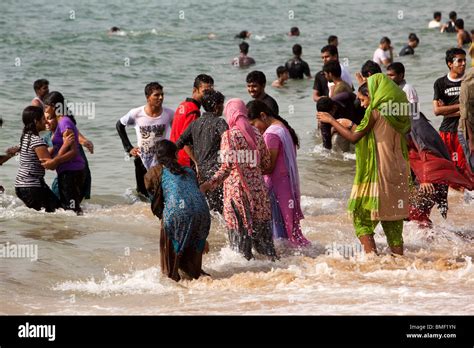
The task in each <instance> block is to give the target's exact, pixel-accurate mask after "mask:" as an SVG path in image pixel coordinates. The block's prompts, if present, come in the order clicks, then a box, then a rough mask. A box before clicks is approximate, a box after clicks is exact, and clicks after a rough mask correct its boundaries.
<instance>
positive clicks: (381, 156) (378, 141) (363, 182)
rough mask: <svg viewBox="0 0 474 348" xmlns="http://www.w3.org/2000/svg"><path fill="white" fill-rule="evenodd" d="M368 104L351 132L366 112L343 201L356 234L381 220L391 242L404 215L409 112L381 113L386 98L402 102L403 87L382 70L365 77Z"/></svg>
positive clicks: (399, 241)
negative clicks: (350, 182)
mask: <svg viewBox="0 0 474 348" xmlns="http://www.w3.org/2000/svg"><path fill="white" fill-rule="evenodd" d="M367 84H368V89H369V95H370V97H371V99H370V105H369V107H368V108H367V110H366V113H365V116H364V119H363V120H362V121H361V123H360V124H359V125H358V126H357V128H356V132H360V131H363V130H364V129H365V128H366V127H367V126H368V124H369V121H370V119H371V118H373V119H374V121H375V123H374V125H373V128H372V129H371V130H370V131H369V132H368V133H367V134H366V135H365V136H364V137H362V138H361V139H360V140H359V141H358V142H357V143H356V175H355V178H354V184H353V186H352V192H351V196H350V199H349V203H348V210H349V212H350V213H351V214H352V216H353V223H354V227H355V229H356V235H357V236H358V237H360V236H361V235H367V234H373V229H374V228H375V226H376V225H377V223H378V222H379V221H382V225H383V227H384V231H385V233H386V236H387V241H388V243H389V244H390V245H391V246H399V245H401V244H402V243H403V240H402V239H401V230H402V229H403V219H404V218H407V217H408V190H409V188H408V180H409V165H408V161H407V159H408V154H407V147H406V141H405V135H406V134H407V132H408V131H409V130H410V117H409V115H408V114H406V115H403V114H402V115H391V114H384V115H381V111H380V110H385V109H387V108H386V107H385V105H386V104H387V103H407V102H408V101H407V98H406V96H405V93H404V92H403V91H402V90H401V89H400V88H399V87H398V86H397V85H396V84H395V83H394V82H393V81H392V80H390V79H389V78H388V77H387V76H386V75H384V74H381V73H378V74H374V75H372V76H370V77H369V78H368V79H367Z"/></svg>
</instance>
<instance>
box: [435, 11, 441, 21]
mask: <svg viewBox="0 0 474 348" xmlns="http://www.w3.org/2000/svg"><path fill="white" fill-rule="evenodd" d="M438 17H440V18H441V12H439V11H436V12H435V13H433V19H436V18H438Z"/></svg>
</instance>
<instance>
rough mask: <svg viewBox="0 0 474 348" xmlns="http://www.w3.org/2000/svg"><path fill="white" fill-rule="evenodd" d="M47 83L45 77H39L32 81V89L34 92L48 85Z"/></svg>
mask: <svg viewBox="0 0 474 348" xmlns="http://www.w3.org/2000/svg"><path fill="white" fill-rule="evenodd" d="M48 85H49V81H48V80H46V79H39V80H36V81H35V82H33V89H34V90H35V92H37V91H39V90H40V88H42V87H43V86H48Z"/></svg>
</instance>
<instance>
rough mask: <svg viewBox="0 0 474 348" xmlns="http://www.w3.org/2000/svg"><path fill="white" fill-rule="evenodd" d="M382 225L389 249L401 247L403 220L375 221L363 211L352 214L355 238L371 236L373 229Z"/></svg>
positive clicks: (367, 212) (368, 213)
mask: <svg viewBox="0 0 474 348" xmlns="http://www.w3.org/2000/svg"><path fill="white" fill-rule="evenodd" d="M379 222H380V223H381V224H382V228H383V232H384V233H385V237H386V238H387V244H388V245H389V246H390V247H399V246H403V220H396V221H377V220H372V219H371V218H370V212H369V211H368V210H364V211H361V212H357V213H356V212H354V219H353V224H354V229H355V232H356V236H357V238H360V237H362V236H366V235H373V234H374V231H375V228H376V227H377V225H378V224H379Z"/></svg>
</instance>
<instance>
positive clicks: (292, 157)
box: [247, 100, 310, 246]
mask: <svg viewBox="0 0 474 348" xmlns="http://www.w3.org/2000/svg"><path fill="white" fill-rule="evenodd" d="M247 110H248V117H249V120H250V123H251V124H252V125H253V126H255V127H256V128H258V130H259V131H260V133H262V134H263V139H264V140H265V144H266V145H267V148H268V150H269V151H270V156H271V165H270V168H269V169H268V170H267V171H266V172H264V174H265V184H266V186H267V187H268V190H269V193H270V199H271V201H272V221H273V238H283V239H287V240H289V241H290V242H291V243H292V244H293V245H294V246H306V245H308V244H310V242H309V241H308V240H307V239H306V238H305V237H304V235H303V233H302V232H301V225H300V220H301V219H303V218H304V216H303V212H302V211H301V205H300V200H301V194H300V182H299V174H298V166H297V164H296V148H297V147H299V140H298V136H297V135H296V133H295V131H294V130H293V128H291V126H290V125H289V124H288V122H287V121H286V120H284V119H283V118H282V117H281V116H278V115H274V114H273V112H272V111H271V110H270V108H269V107H268V106H267V105H266V104H265V103H264V102H262V101H259V100H254V101H251V102H249V103H248V104H247Z"/></svg>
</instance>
